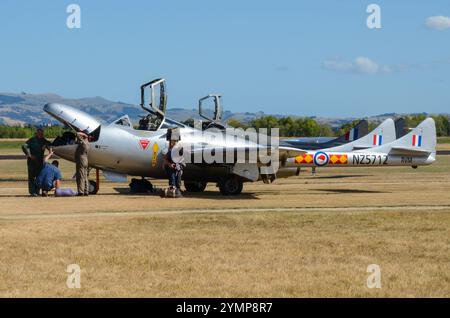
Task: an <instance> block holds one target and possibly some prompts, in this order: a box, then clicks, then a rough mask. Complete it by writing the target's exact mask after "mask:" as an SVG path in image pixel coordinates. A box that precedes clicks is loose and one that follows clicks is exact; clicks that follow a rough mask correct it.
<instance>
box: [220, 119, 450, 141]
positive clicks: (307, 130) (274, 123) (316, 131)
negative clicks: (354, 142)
mask: <svg viewBox="0 0 450 318" xmlns="http://www.w3.org/2000/svg"><path fill="white" fill-rule="evenodd" d="M427 117H428V115H426V114H417V115H409V116H404V118H405V121H406V127H409V128H414V127H416V126H417V125H418V124H419V123H420V122H422V121H423V120H425V118H427ZM431 117H433V118H434V120H435V122H436V133H437V135H438V136H439V137H442V136H450V120H449V116H447V115H435V116H431ZM358 123H359V120H354V121H352V122H349V123H346V124H344V125H342V126H341V127H340V128H339V129H333V128H332V127H331V126H330V125H328V124H320V123H318V122H317V121H316V120H315V119H313V118H302V117H300V118H299V117H281V118H277V117H274V116H264V117H260V118H257V119H254V120H252V121H250V122H249V123H248V124H245V123H242V122H240V121H239V120H237V119H235V118H231V119H230V120H228V125H229V126H232V127H235V128H238V127H239V128H244V129H245V128H248V127H253V128H256V129H258V128H273V127H277V128H279V129H280V136H283V137H314V136H323V137H333V136H341V135H343V134H345V133H346V132H347V131H348V130H350V129H351V128H353V127H355V126H356V125H357V124H358ZM378 124H379V123H376V122H369V131H371V130H373V129H375V127H376V126H378Z"/></svg>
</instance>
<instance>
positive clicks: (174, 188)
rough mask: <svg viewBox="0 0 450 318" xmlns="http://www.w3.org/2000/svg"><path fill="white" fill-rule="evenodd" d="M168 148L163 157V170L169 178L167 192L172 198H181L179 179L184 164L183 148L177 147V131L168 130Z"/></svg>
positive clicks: (178, 136)
mask: <svg viewBox="0 0 450 318" xmlns="http://www.w3.org/2000/svg"><path fill="white" fill-rule="evenodd" d="M167 139H168V140H169V147H168V149H167V153H166V154H165V155H164V165H163V166H164V169H165V171H166V173H167V176H168V178H169V192H170V193H171V194H172V195H173V196H174V197H181V196H182V195H181V177H182V175H183V168H184V167H185V165H186V164H185V162H184V158H183V148H182V147H178V146H177V144H178V141H179V140H180V134H179V130H178V129H169V130H168V132H167Z"/></svg>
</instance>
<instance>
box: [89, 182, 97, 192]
mask: <svg viewBox="0 0 450 318" xmlns="http://www.w3.org/2000/svg"><path fill="white" fill-rule="evenodd" d="M97 192H98V188H97V182H95V181H94V180H89V194H97Z"/></svg>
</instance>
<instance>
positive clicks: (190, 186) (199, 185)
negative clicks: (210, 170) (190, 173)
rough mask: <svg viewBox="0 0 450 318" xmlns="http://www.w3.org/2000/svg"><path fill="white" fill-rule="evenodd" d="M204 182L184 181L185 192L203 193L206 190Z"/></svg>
mask: <svg viewBox="0 0 450 318" xmlns="http://www.w3.org/2000/svg"><path fill="white" fill-rule="evenodd" d="M206 183H207V182H205V181H184V187H185V188H186V191H187V192H203V191H204V190H205V188H206Z"/></svg>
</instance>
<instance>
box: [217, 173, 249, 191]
mask: <svg viewBox="0 0 450 318" xmlns="http://www.w3.org/2000/svg"><path fill="white" fill-rule="evenodd" d="M243 187H244V183H243V182H242V179H240V178H239V177H237V176H234V175H231V176H228V177H226V178H225V179H223V180H222V181H220V182H219V189H220V192H221V193H222V194H223V195H238V194H240V193H241V192H242V188H243Z"/></svg>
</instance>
